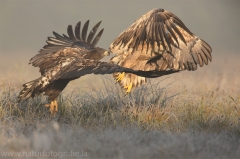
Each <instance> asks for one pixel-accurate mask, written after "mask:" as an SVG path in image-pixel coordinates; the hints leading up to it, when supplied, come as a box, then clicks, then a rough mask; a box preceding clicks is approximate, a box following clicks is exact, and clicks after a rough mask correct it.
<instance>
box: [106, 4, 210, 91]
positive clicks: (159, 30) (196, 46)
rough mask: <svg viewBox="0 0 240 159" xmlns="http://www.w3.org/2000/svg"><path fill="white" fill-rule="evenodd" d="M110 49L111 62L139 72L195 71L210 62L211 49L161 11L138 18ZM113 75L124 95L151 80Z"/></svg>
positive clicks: (177, 20) (155, 10)
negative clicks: (123, 90) (124, 90)
mask: <svg viewBox="0 0 240 159" xmlns="http://www.w3.org/2000/svg"><path fill="white" fill-rule="evenodd" d="M109 50H110V52H112V53H115V54H116V56H114V57H113V58H112V59H111V61H112V62H114V63H116V64H118V65H119V66H122V67H126V68H131V69H133V70H142V71H156V72H158V71H167V70H171V69H172V70H176V71H177V70H188V71H195V70H196V69H197V66H198V65H199V66H200V67H202V66H203V65H204V64H205V65H207V64H208V61H212V56H211V52H212V49H211V47H210V46H209V45H208V44H207V43H206V42H205V41H204V40H202V39H200V38H199V37H197V36H196V35H194V34H193V33H192V32H191V31H190V30H189V29H188V28H187V27H186V26H185V25H184V23H183V22H182V21H181V20H180V19H179V18H178V17H177V16H176V15H174V14H173V13H171V12H169V11H167V10H164V9H160V8H159V9H153V10H151V11H149V12H147V13H146V14H144V15H142V16H141V17H140V18H139V19H137V20H136V21H135V22H134V23H133V24H132V25H131V26H129V27H128V28H127V29H126V30H124V31H123V32H122V33H121V34H120V35H119V36H118V37H117V38H116V39H115V40H114V41H113V42H112V44H111V45H110V47H109ZM113 76H114V78H116V81H117V82H119V83H120V85H121V86H123V87H124V88H126V89H127V90H126V92H127V93H128V92H130V91H131V89H132V88H134V87H137V86H140V85H142V84H144V83H146V77H151V76H145V77H140V76H138V75H136V74H131V73H125V72H122V73H121V74H119V73H114V74H113ZM152 77H154V76H152ZM155 77H157V76H155Z"/></svg>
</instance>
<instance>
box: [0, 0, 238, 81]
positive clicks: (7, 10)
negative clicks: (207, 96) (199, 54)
mask: <svg viewBox="0 0 240 159" xmlns="http://www.w3.org/2000/svg"><path fill="white" fill-rule="evenodd" d="M153 8H164V9H166V10H168V11H170V12H172V13H174V14H175V15H177V16H178V17H179V18H180V19H181V20H182V21H183V22H184V23H185V25H186V26H187V27H188V28H189V29H190V30H191V31H192V32H193V33H194V34H196V35H197V36H199V37H200V38H202V39H204V40H205V41H206V42H207V43H209V44H210V46H211V47H212V49H213V52H212V56H213V63H211V64H210V65H212V66H214V65H215V67H214V68H215V69H219V70H222V69H223V68H225V67H229V66H228V65H226V64H225V62H226V60H228V62H229V63H230V64H231V67H234V64H233V63H231V59H235V61H237V60H236V59H240V46H239V44H240V40H239V39H240V38H239V37H240V2H239V1H238V0H236V1H229V0H226V1H221V0H206V1H205V0H200V1H192V0H175V1H171V0H168V1H159V0H158V1H147V0H146V1H106V0H104V1H60V0H50V1H42V0H39V1H38V0H34V1H32V0H29V1H27V0H15V1H14V0H1V1H0V75H1V76H2V77H3V76H6V75H9V74H19V72H21V76H25V74H24V73H26V72H28V73H29V74H31V76H32V77H31V79H34V78H35V77H37V76H39V73H38V69H37V68H33V67H32V66H29V65H28V61H29V59H30V58H31V57H33V56H34V55H35V54H37V53H38V51H39V50H40V49H41V48H42V47H43V46H44V45H45V44H46V42H45V41H46V39H47V37H48V36H53V34H52V31H56V32H57V33H60V34H62V33H64V34H66V33H67V30H66V29H67V26H68V25H69V24H72V25H73V26H75V25H76V23H77V22H78V21H82V22H85V21H86V20H88V19H90V28H91V27H93V25H95V24H96V23H97V22H98V21H100V20H102V24H101V25H100V29H101V28H104V29H105V30H104V33H103V36H102V38H101V39H100V42H99V43H98V46H99V47H103V48H105V49H107V48H108V47H109V45H110V44H111V42H112V41H113V40H114V39H115V38H116V37H117V36H118V35H119V34H120V33H121V32H122V31H123V30H124V29H126V28H127V27H128V26H129V25H131V24H132V23H133V22H134V21H135V20H136V19H137V18H139V17H140V16H141V15H142V14H145V13H146V12H148V11H149V10H151V9H153ZM100 29H99V30H100ZM217 66H220V67H217ZM207 67H208V66H207ZM201 69H202V68H201ZM203 69H206V67H203ZM19 70H20V71H19ZM25 82H26V81H25Z"/></svg>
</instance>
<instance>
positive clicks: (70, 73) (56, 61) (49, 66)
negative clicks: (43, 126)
mask: <svg viewBox="0 0 240 159" xmlns="http://www.w3.org/2000/svg"><path fill="white" fill-rule="evenodd" d="M100 23H101V22H99V23H97V24H96V25H95V26H94V27H93V29H92V30H91V31H90V33H89V35H88V36H87V30H88V24H89V21H87V22H86V23H85V24H84V26H83V29H82V32H81V33H80V31H81V22H78V23H77V25H76V27H75V35H74V33H73V30H72V26H71V25H69V26H68V29H67V31H68V35H69V36H66V35H64V34H63V36H61V35H59V34H57V33H56V32H53V34H54V35H55V37H48V40H47V41H46V42H47V45H45V46H44V47H43V49H41V50H40V51H39V53H38V54H37V55H36V56H34V57H33V58H31V59H30V62H29V64H31V65H33V66H34V67H39V68H40V70H39V71H40V73H41V77H39V78H37V79H36V80H33V81H30V82H28V83H25V84H23V89H22V91H21V92H20V94H19V97H18V101H19V102H21V101H24V100H27V99H28V98H30V97H35V96H37V95H39V94H42V93H44V95H47V96H48V100H49V101H53V100H56V98H57V97H58V95H59V93H61V92H62V90H63V89H64V88H65V87H66V86H67V84H68V83H69V82H70V81H71V80H74V79H76V78H79V77H81V76H84V75H86V74H91V73H95V74H105V73H107V74H110V73H113V72H114V71H122V70H121V68H120V67H119V66H118V65H113V64H110V63H106V62H101V61H99V60H100V59H102V58H103V57H104V56H106V55H109V52H108V51H106V50H105V49H102V48H99V47H96V44H97V43H98V41H99V39H100V37H101V35H102V33H103V29H102V30H100V31H99V33H98V34H97V35H96V37H95V38H94V35H95V33H96V31H97V29H98V27H99V25H100ZM93 38H94V39H93ZM109 68H110V69H109Z"/></svg>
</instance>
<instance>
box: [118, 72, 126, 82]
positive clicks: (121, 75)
mask: <svg viewBox="0 0 240 159" xmlns="http://www.w3.org/2000/svg"><path fill="white" fill-rule="evenodd" d="M124 76H125V72H123V73H120V74H119V75H118V76H117V78H116V82H120V81H121V80H122V79H123V78H124Z"/></svg>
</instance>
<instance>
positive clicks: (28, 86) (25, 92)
mask: <svg viewBox="0 0 240 159" xmlns="http://www.w3.org/2000/svg"><path fill="white" fill-rule="evenodd" d="M38 82H39V78H38V79H36V80H33V81H30V82H28V83H25V84H23V87H24V88H23V89H22V91H21V92H20V93H19V96H18V102H22V101H25V100H27V99H29V98H30V97H34V96H35V95H36V92H35V88H36V86H37V83H38Z"/></svg>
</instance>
